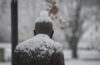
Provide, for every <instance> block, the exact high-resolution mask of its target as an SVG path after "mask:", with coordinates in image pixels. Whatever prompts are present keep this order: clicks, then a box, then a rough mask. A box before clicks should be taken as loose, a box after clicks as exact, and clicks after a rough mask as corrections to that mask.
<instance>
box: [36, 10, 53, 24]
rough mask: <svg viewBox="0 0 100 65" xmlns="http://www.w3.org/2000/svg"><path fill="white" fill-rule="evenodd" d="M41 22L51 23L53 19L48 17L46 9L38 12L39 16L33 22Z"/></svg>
mask: <svg viewBox="0 0 100 65" xmlns="http://www.w3.org/2000/svg"><path fill="white" fill-rule="evenodd" d="M38 22H40V23H42V22H51V23H52V24H53V21H52V20H51V18H50V17H49V14H48V12H47V11H42V12H41V13H40V16H39V17H38V18H37V19H36V21H35V23H38Z"/></svg>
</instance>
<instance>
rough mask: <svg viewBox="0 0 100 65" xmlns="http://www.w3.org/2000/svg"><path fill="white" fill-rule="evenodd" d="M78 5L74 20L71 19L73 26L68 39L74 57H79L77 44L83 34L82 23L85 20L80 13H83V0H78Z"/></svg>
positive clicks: (71, 25)
mask: <svg viewBox="0 0 100 65" xmlns="http://www.w3.org/2000/svg"><path fill="white" fill-rule="evenodd" d="M76 2H77V7H76V10H75V14H74V18H73V20H72V21H70V23H69V24H70V28H71V33H72V35H71V36H68V35H67V40H68V42H69V45H70V48H71V49H72V57H73V58H78V56H77V45H78V42H79V39H80V37H81V35H82V33H83V32H82V27H81V26H82V23H83V21H81V20H80V14H81V6H82V3H81V0H76Z"/></svg>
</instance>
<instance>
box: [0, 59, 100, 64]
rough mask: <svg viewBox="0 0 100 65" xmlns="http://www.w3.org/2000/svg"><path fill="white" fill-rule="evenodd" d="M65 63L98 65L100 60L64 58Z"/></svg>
mask: <svg viewBox="0 0 100 65" xmlns="http://www.w3.org/2000/svg"><path fill="white" fill-rule="evenodd" d="M0 65H11V63H10V62H7V63H0ZM65 65H100V61H85V60H66V61H65Z"/></svg>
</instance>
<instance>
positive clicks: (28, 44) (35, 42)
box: [15, 34, 63, 56]
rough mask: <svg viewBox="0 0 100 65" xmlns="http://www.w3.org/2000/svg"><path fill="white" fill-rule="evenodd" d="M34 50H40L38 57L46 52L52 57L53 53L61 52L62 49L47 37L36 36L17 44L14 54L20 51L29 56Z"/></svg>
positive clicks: (43, 35)
mask: <svg viewBox="0 0 100 65" xmlns="http://www.w3.org/2000/svg"><path fill="white" fill-rule="evenodd" d="M36 49H39V50H42V51H40V52H39V56H44V54H46V53H47V52H48V53H49V55H52V54H53V53H54V52H55V53H59V52H62V49H63V47H62V45H61V44H60V43H57V42H55V41H53V40H52V39H50V38H49V36H48V35H45V34H38V35H36V36H35V37H33V38H31V39H29V40H26V41H24V42H23V43H19V44H18V46H17V47H16V50H15V52H19V51H22V52H26V53H28V54H30V53H31V52H36V51H37V50H36Z"/></svg>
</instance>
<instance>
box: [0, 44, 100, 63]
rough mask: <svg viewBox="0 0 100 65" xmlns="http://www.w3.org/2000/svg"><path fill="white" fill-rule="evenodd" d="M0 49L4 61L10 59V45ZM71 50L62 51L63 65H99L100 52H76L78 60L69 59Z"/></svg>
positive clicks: (1, 46) (3, 45) (0, 45)
mask: <svg viewBox="0 0 100 65" xmlns="http://www.w3.org/2000/svg"><path fill="white" fill-rule="evenodd" d="M0 48H5V59H6V61H7V60H9V59H10V57H11V45H10V44H0ZM71 53H72V52H71V50H64V56H65V65H100V52H98V51H96V50H78V56H79V59H78V60H75V59H72V58H71ZM0 65H11V63H10V62H6V63H2V62H0Z"/></svg>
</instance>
